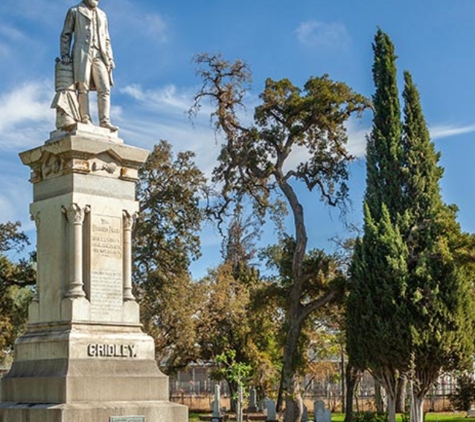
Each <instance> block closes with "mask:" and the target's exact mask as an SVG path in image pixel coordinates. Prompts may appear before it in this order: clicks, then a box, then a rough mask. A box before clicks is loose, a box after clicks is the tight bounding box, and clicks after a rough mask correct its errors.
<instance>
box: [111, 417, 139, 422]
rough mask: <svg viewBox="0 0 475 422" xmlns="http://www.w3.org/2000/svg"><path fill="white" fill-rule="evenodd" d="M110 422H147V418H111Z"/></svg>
mask: <svg viewBox="0 0 475 422" xmlns="http://www.w3.org/2000/svg"><path fill="white" fill-rule="evenodd" d="M109 422H145V416H111V417H110V418H109Z"/></svg>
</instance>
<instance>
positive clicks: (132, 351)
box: [87, 344, 137, 358]
mask: <svg viewBox="0 0 475 422" xmlns="http://www.w3.org/2000/svg"><path fill="white" fill-rule="evenodd" d="M87 355H88V356H89V357H100V358H136V357H137V349H136V346H135V344H88V345H87Z"/></svg>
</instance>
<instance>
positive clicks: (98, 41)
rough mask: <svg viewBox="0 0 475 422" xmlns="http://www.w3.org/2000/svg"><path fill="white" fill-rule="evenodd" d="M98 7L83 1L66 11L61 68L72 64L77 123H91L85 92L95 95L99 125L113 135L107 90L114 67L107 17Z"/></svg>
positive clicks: (90, 0)
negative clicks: (95, 92) (77, 115)
mask: <svg viewBox="0 0 475 422" xmlns="http://www.w3.org/2000/svg"><path fill="white" fill-rule="evenodd" d="M98 5H99V0H84V1H82V2H81V3H79V4H78V5H76V6H74V7H71V8H70V9H69V10H68V13H67V15H66V19H65V21H64V27H63V31H62V33H61V43H60V46H61V48H60V51H61V64H62V65H63V66H69V65H71V64H72V69H73V82H74V86H75V88H76V90H77V100H78V105H79V120H78V121H80V122H81V123H86V124H91V123H92V122H91V115H90V112H89V91H97V108H98V112H99V125H100V126H101V127H103V128H107V129H110V130H111V131H114V132H115V131H117V130H118V129H119V128H118V127H117V126H114V125H113V124H111V121H110V89H111V86H112V85H113V79H112V69H114V67H115V65H114V59H113V55H112V48H111V43H110V36H109V29H108V25H107V17H106V14H105V13H104V12H103V11H102V10H101V9H99V7H98ZM73 39H74V42H72V41H73ZM71 45H72V47H71ZM56 77H58V76H56ZM56 85H58V83H56ZM57 92H58V89H57ZM57 96H58V95H57ZM54 104H55V102H53V105H54ZM57 125H58V122H57ZM61 127H62V128H64V127H65V126H61Z"/></svg>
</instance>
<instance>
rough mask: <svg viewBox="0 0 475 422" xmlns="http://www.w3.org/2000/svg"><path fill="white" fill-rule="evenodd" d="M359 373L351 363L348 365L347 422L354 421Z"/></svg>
mask: <svg viewBox="0 0 475 422" xmlns="http://www.w3.org/2000/svg"><path fill="white" fill-rule="evenodd" d="M358 377H359V372H358V370H357V369H356V368H355V367H353V366H352V365H351V364H350V363H348V364H347V365H346V406H345V421H344V422H351V421H352V420H353V398H354V395H355V389H356V384H357V383H358Z"/></svg>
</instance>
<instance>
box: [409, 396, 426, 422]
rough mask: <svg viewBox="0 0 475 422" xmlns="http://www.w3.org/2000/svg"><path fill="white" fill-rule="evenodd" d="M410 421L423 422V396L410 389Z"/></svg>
mask: <svg viewBox="0 0 475 422" xmlns="http://www.w3.org/2000/svg"><path fill="white" fill-rule="evenodd" d="M410 422H424V396H419V395H417V394H415V393H414V391H411V415H410Z"/></svg>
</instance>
